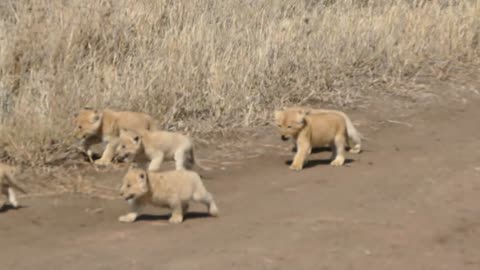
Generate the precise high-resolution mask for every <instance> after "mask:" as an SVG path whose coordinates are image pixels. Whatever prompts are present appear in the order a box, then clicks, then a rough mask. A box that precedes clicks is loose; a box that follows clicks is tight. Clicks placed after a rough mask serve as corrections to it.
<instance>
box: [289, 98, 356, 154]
mask: <svg viewBox="0 0 480 270" xmlns="http://www.w3.org/2000/svg"><path fill="white" fill-rule="evenodd" d="M301 110H304V111H306V112H308V113H309V114H316V113H334V114H338V115H340V116H342V117H343V118H344V119H345V124H346V126H347V135H348V145H349V148H350V149H349V152H350V153H353V154H358V153H360V152H361V151H362V135H361V134H360V132H358V130H357V129H356V128H355V126H354V125H353V122H352V120H351V119H350V117H348V115H347V114H346V113H344V112H342V111H337V110H329V109H312V108H308V107H298V106H295V107H286V108H283V111H285V112H295V111H301Z"/></svg>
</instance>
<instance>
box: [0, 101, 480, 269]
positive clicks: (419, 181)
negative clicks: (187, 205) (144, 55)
mask: <svg viewBox="0 0 480 270" xmlns="http://www.w3.org/2000/svg"><path fill="white" fill-rule="evenodd" d="M369 111H370V112H369V115H367V114H361V113H355V112H353V113H352V114H351V116H352V118H353V119H360V120H362V119H372V118H375V117H376V119H380V118H381V113H380V112H376V111H375V110H369ZM479 116H480V100H471V101H469V102H467V104H466V105H462V104H461V103H449V104H443V105H436V106H433V107H430V108H429V109H426V110H421V111H418V112H416V113H415V114H410V116H407V117H405V116H398V118H396V119H390V120H388V119H384V120H382V121H380V120H379V122H377V123H380V122H381V124H379V125H377V126H376V128H372V126H371V127H367V126H363V127H362V126H360V128H361V130H362V132H363V133H364V135H366V137H367V138H368V141H367V142H365V151H364V152H363V153H362V154H360V155H353V154H349V155H348V157H349V159H350V162H349V163H348V166H345V167H341V168H333V167H330V166H328V161H327V160H326V159H327V158H329V156H330V153H325V152H321V153H316V154H314V155H312V157H311V159H312V162H310V163H309V166H308V168H306V169H305V170H303V171H301V172H293V171H290V170H289V169H288V166H287V165H286V164H285V162H286V161H287V160H289V159H291V155H292V153H291V152H290V151H289V150H288V149H289V148H290V145H289V144H286V143H283V142H281V141H280V140H279V138H278V135H277V134H276V133H275V131H274V130H270V131H267V132H266V133H265V134H264V136H263V135H262V136H260V138H259V139H258V141H261V142H262V143H265V144H266V143H269V144H270V146H269V147H266V146H265V148H262V149H263V151H262V152H261V153H262V154H261V155H260V156H258V157H255V158H250V159H246V160H244V161H243V162H241V163H238V164H237V165H235V166H230V167H228V166H227V167H226V168H225V169H224V170H219V169H218V170H213V171H212V172H209V173H208V179H206V180H205V184H206V186H207V188H208V189H209V190H210V191H211V192H212V193H213V194H214V195H215V197H216V200H217V201H218V205H219V207H220V210H221V216H220V217H218V218H212V217H208V216H206V215H204V214H203V213H204V211H205V209H204V208H203V207H202V206H201V205H194V207H193V208H191V213H190V214H189V215H188V216H187V219H186V221H185V222H184V223H183V224H181V225H170V224H168V223H167V218H168V211H167V210H165V209H155V208H147V209H146V210H145V215H143V216H142V218H141V220H139V221H138V222H135V223H133V224H122V223H119V222H117V218H118V216H119V215H121V214H124V213H125V211H126V210H127V205H126V203H125V202H124V201H122V200H121V199H120V198H118V199H113V200H106V199H99V198H92V197H89V196H85V195H72V194H64V195H57V196H46V197H28V196H27V197H24V198H21V203H23V205H24V206H25V207H24V208H21V209H18V210H9V211H6V212H4V213H1V214H0V239H1V250H2V252H0V261H1V269H12V270H13V269H15V270H17V269H18V270H20V269H38V270H43V269H45V270H47V269H118V270H120V269H176V270H180V269H212V270H213V269H252V270H253V269H371V270H373V269H399V270H400V269H401V270H404V269H411V270H414V269H422V270H423V269H435V270H440V269H480V253H479V252H478V250H479V248H480V207H479V205H480V196H479V194H480V181H479V179H480V147H479V145H480V141H479V140H480V137H479V135H478V134H479V133H477V132H479V131H480V124H479V122H478V117H479ZM122 173H123V172H122V171H119V172H113V173H107V174H105V173H104V174H101V175H98V176H97V181H98V182H99V183H102V184H103V185H111V186H112V187H116V185H118V184H119V177H120V176H121V174H122Z"/></svg>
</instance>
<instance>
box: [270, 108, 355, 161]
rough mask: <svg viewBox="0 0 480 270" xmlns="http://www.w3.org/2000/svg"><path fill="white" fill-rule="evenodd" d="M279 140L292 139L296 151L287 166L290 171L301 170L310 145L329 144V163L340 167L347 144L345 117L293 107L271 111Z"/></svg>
mask: <svg viewBox="0 0 480 270" xmlns="http://www.w3.org/2000/svg"><path fill="white" fill-rule="evenodd" d="M274 117H275V123H276V124H277V126H278V128H279V130H280V134H281V138H282V140H284V141H286V140H288V139H290V138H292V139H294V140H295V142H296V145H297V153H296V154H295V157H294V159H293V162H292V164H291V166H290V169H292V170H301V169H303V165H304V163H305V161H306V159H307V156H308V155H309V154H310V153H311V151H312V148H313V147H322V146H325V145H330V146H331V147H332V162H331V163H330V164H331V165H332V166H342V165H343V163H344V162H345V156H344V153H345V146H346V145H347V138H348V134H347V126H346V122H345V118H344V117H343V116H342V115H340V114H338V113H333V112H324V113H321V112H316V113H311V111H310V110H308V109H304V108H297V109H294V110H283V111H275V115H274Z"/></svg>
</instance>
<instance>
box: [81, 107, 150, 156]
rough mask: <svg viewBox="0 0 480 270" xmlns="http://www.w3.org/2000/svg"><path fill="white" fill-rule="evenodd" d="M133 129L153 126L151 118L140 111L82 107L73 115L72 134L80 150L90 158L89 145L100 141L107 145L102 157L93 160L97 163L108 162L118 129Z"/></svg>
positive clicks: (113, 151)
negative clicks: (77, 141)
mask: <svg viewBox="0 0 480 270" xmlns="http://www.w3.org/2000/svg"><path fill="white" fill-rule="evenodd" d="M121 128H126V129H131V130H135V131H140V130H150V129H152V128H153V118H152V117H151V116H150V115H148V114H146V113H142V112H130V111H113V110H109V109H105V110H103V111H97V110H94V109H91V108H84V109H82V110H80V112H79V113H78V114H77V115H76V117H75V130H74V135H75V137H76V138H77V139H79V140H80V144H81V147H82V150H83V151H85V152H86V153H87V155H88V156H89V157H90V158H91V155H92V153H91V151H90V150H89V148H90V146H92V145H94V144H98V143H102V142H106V143H107V145H106V147H105V150H104V152H103V154H102V157H101V158H100V159H98V160H96V161H95V164H97V165H107V164H110V163H111V161H112V159H113V157H114V155H115V148H116V146H117V143H118V137H119V135H120V129H121Z"/></svg>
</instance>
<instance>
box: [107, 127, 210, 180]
mask: <svg viewBox="0 0 480 270" xmlns="http://www.w3.org/2000/svg"><path fill="white" fill-rule="evenodd" d="M116 151H117V153H118V156H119V158H121V159H130V158H131V159H132V160H133V161H135V162H150V164H149V165H148V170H149V171H158V170H159V169H160V165H161V164H162V162H163V161H164V160H175V168H176V169H177V170H183V169H191V168H192V167H193V165H195V164H196V162H195V157H194V153H193V143H192V140H191V139H190V138H189V137H187V136H185V135H183V134H180V133H175V132H168V131H145V130H144V131H140V132H134V131H130V130H123V129H122V130H121V132H120V140H119V144H118V147H117V150H116ZM196 165H197V166H199V165H198V164H196ZM199 167H200V166H199ZM201 168H203V167H201ZM203 169H208V168H203Z"/></svg>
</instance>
